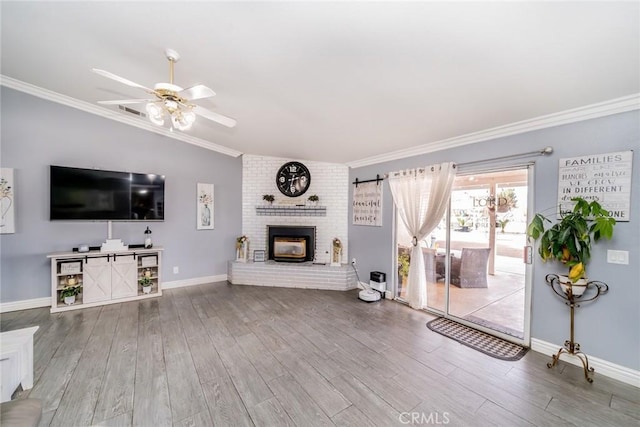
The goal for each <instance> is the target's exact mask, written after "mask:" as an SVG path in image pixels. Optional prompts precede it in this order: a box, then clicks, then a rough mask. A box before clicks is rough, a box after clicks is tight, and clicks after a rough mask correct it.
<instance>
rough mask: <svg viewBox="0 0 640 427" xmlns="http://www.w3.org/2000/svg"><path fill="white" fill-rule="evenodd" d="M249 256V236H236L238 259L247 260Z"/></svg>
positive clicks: (239, 260) (240, 260) (238, 260)
mask: <svg viewBox="0 0 640 427" xmlns="http://www.w3.org/2000/svg"><path fill="white" fill-rule="evenodd" d="M248 257H249V238H248V237H247V236H244V235H242V236H240V237H238V238H236V261H237V262H247V259H248Z"/></svg>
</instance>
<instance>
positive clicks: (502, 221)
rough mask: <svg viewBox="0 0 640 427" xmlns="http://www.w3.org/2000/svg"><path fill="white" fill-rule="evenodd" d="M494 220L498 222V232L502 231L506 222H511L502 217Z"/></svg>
mask: <svg viewBox="0 0 640 427" xmlns="http://www.w3.org/2000/svg"><path fill="white" fill-rule="evenodd" d="M496 222H497V223H498V226H499V227H500V232H501V233H504V229H505V227H506V226H507V224H509V223H510V222H511V220H510V219H509V218H502V219H498V220H496Z"/></svg>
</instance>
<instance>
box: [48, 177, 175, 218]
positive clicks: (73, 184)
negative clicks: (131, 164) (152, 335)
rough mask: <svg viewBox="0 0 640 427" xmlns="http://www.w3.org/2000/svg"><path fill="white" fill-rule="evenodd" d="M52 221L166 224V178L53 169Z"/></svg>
mask: <svg viewBox="0 0 640 427" xmlns="http://www.w3.org/2000/svg"><path fill="white" fill-rule="evenodd" d="M50 184H51V185H50V188H51V192H50V219H51V220H74V221H79V220H89V221H101V220H102V221H164V176H162V175H155V174H142V173H130V172H116V171H105V170H98V169H80V168H70V167H65V166H53V165H52V166H51V174H50Z"/></svg>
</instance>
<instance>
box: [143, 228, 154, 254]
mask: <svg viewBox="0 0 640 427" xmlns="http://www.w3.org/2000/svg"><path fill="white" fill-rule="evenodd" d="M152 247H153V243H152V242H151V230H149V227H147V229H146V230H144V248H145V249H151V248H152Z"/></svg>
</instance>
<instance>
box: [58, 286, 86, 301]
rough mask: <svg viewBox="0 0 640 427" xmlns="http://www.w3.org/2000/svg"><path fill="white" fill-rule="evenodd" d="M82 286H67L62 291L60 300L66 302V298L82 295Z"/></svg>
mask: <svg viewBox="0 0 640 427" xmlns="http://www.w3.org/2000/svg"><path fill="white" fill-rule="evenodd" d="M80 288H81V286H80V285H73V286H65V287H64V288H62V290H61V291H60V299H61V300H62V301H64V299H65V298H66V297H74V296H76V295H78V294H79V293H80Z"/></svg>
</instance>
